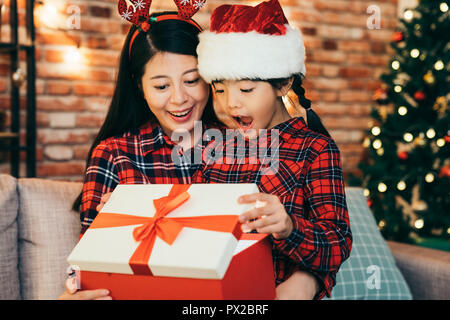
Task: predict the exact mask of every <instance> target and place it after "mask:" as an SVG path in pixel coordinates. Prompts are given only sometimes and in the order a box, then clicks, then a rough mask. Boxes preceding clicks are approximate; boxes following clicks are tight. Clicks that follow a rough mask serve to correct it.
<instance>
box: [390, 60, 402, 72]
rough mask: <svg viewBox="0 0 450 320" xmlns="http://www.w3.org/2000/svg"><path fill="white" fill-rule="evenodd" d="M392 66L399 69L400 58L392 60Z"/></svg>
mask: <svg viewBox="0 0 450 320" xmlns="http://www.w3.org/2000/svg"><path fill="white" fill-rule="evenodd" d="M391 66H392V69H394V70H398V69H399V68H400V62H398V60H394V61H392V64H391Z"/></svg>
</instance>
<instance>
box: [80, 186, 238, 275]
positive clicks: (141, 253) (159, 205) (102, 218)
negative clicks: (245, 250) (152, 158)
mask: <svg viewBox="0 0 450 320" xmlns="http://www.w3.org/2000/svg"><path fill="white" fill-rule="evenodd" d="M189 187H190V185H183V184H179V185H173V187H172V189H171V190H170V193H169V195H168V196H166V197H162V198H160V199H155V200H153V204H154V206H155V209H156V212H155V215H154V216H153V217H140V216H133V215H127V214H119V213H105V212H101V213H99V214H98V215H97V217H96V218H95V220H94V221H93V222H92V224H91V226H90V227H89V228H90V229H92V228H94V229H96V228H112V227H121V226H127V225H134V224H142V225H140V226H138V227H136V228H135V229H134V230H133V238H134V239H135V240H136V241H140V244H139V246H138V247H137V248H136V251H135V252H134V253H133V255H132V256H131V258H130V260H129V264H130V267H131V269H132V270H133V273H134V274H145V275H152V272H151V270H150V268H149V267H148V260H149V259H150V255H151V253H152V250H153V245H154V244H155V240H156V236H158V237H159V238H161V239H162V240H163V241H165V242H166V243H167V244H169V245H172V243H173V242H174V241H175V239H176V238H177V236H178V234H179V233H180V232H181V230H182V229H183V228H184V227H189V228H195V229H203V230H209V231H216V232H228V233H232V234H233V235H234V236H235V237H236V239H239V238H240V236H241V234H242V231H241V228H240V225H239V223H238V216H237V215H216V216H214V215H213V216H199V217H182V218H172V217H166V215H167V214H168V213H170V212H171V211H173V210H174V209H176V208H178V207H179V206H181V205H182V204H183V203H184V202H186V201H187V200H188V199H189V197H190V195H189V193H188V192H187V190H188V189H189Z"/></svg>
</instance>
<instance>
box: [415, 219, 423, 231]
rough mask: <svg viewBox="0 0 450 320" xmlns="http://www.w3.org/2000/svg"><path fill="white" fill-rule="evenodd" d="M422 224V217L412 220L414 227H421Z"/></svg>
mask: <svg viewBox="0 0 450 320" xmlns="http://www.w3.org/2000/svg"><path fill="white" fill-rule="evenodd" d="M423 225H424V222H423V219H417V220H416V221H415V222H414V227H416V229H422V228H423Z"/></svg>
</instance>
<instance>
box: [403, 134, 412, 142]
mask: <svg viewBox="0 0 450 320" xmlns="http://www.w3.org/2000/svg"><path fill="white" fill-rule="evenodd" d="M413 139H414V136H413V135H412V134H411V133H409V132H407V133H405V134H404V135H403V140H405V141H406V142H411V141H413Z"/></svg>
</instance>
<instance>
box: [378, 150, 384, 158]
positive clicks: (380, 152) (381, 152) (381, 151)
mask: <svg viewBox="0 0 450 320" xmlns="http://www.w3.org/2000/svg"><path fill="white" fill-rule="evenodd" d="M377 154H378V155H379V156H380V157H381V156H382V155H383V154H384V149H383V148H380V149H378V150H377Z"/></svg>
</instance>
